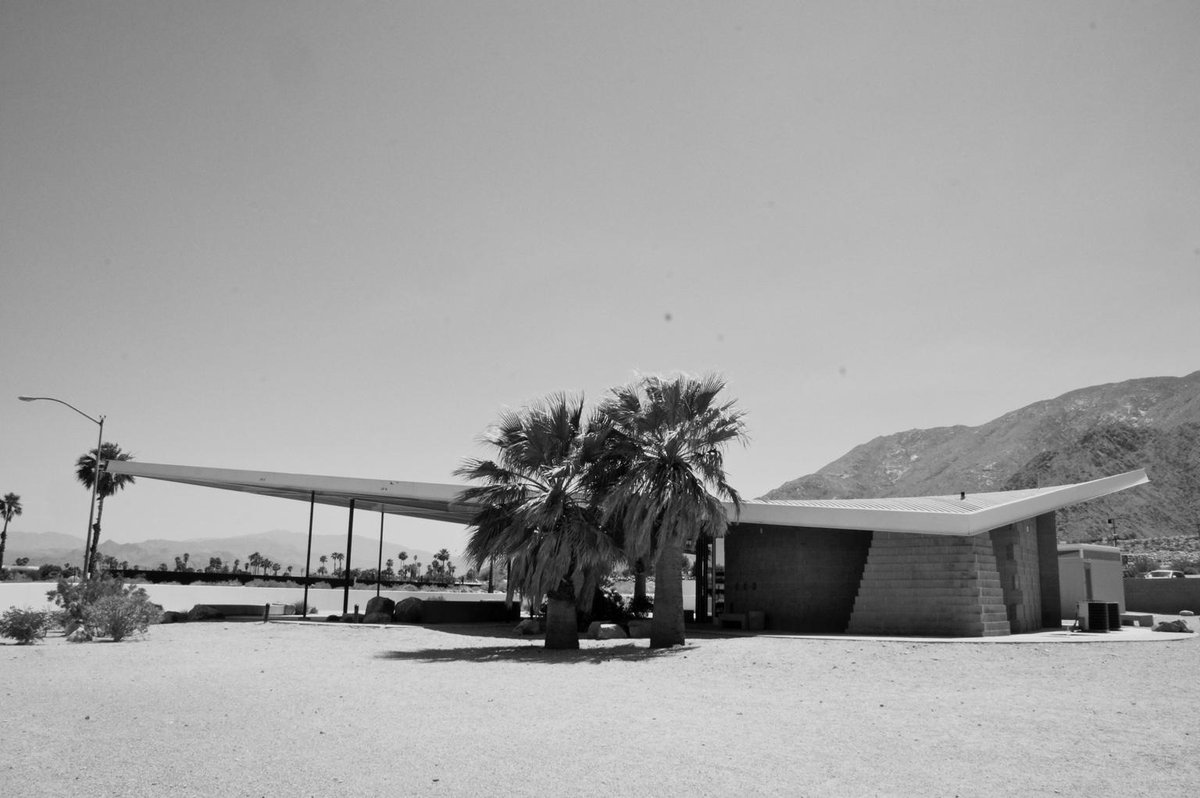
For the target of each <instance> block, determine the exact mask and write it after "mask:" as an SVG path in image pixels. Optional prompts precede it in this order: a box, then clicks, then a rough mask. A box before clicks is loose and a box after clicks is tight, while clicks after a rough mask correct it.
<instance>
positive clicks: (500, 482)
mask: <svg viewBox="0 0 1200 798" xmlns="http://www.w3.org/2000/svg"><path fill="white" fill-rule="evenodd" d="M594 421H595V422H602V421H603V419H595V420H593V419H586V420H585V418H584V411H583V399H582V398H577V397H570V396H568V395H566V394H556V395H552V396H549V397H547V398H546V399H544V400H542V401H541V402H538V403H536V404H533V405H530V406H528V407H525V408H523V409H521V410H520V411H515V412H505V413H504V414H502V415H501V416H500V420H499V422H498V423H497V424H496V425H495V426H494V427H493V428H491V429H490V430H488V432H487V433H485V434H484V436H483V441H484V442H485V443H487V444H489V445H491V446H492V447H494V448H495V449H496V454H497V458H496V460H494V461H493V460H478V459H470V460H466V461H464V462H463V465H462V466H461V467H459V468H458V469H457V470H456V471H455V474H456V475H457V476H460V477H465V478H467V479H470V480H472V481H474V482H479V483H482V484H479V485H476V486H473V487H470V488H467V489H466V490H464V491H463V492H462V494H460V501H463V502H470V503H477V504H479V505H480V509H479V511H478V512H477V513H476V515H475V517H474V518H473V519H472V521H471V524H470V525H469V526H468V530H470V533H471V537H470V539H469V541H468V543H467V548H466V555H467V557H468V558H469V559H471V560H474V561H475V563H476V566H477V567H479V566H482V564H483V562H484V561H485V560H487V559H489V558H490V557H492V556H493V555H495V556H496V557H498V558H501V559H510V558H511V560H512V567H511V571H510V575H509V576H510V578H509V588H508V590H509V596H510V597H511V595H512V591H513V589H514V587H518V586H519V587H520V589H521V591H522V593H523V594H524V595H525V596H526V597H529V598H532V599H534V600H535V601H540V599H541V597H542V596H545V597H546V599H547V612H546V648H579V627H578V621H577V618H576V607H577V606H579V607H581V608H582V609H584V610H586V609H588V607H589V606H590V605H591V600H592V596H593V594H594V592H595V589H596V585H597V584H598V582H599V580H600V579H602V578H603V576H604V575H605V574H607V573H608V571H609V569H610V567H611V563H612V562H613V561H614V560H615V559H617V558H619V557H620V552H619V550H617V548H616V547H615V545H614V544H613V541H612V539H611V538H610V537H609V536H608V535H607V534H605V531H604V529H603V528H602V527H601V524H600V506H599V498H600V494H599V493H598V492H597V491H595V490H594V486H593V483H592V478H591V473H590V471H589V468H590V466H591V464H592V463H593V462H595V461H596V460H597V457H598V455H599V454H600V453H601V452H602V450H603V445H604V444H603V438H604V436H603V435H602V434H597V431H599V430H601V429H603V428H604V425H603V423H594ZM443 551H445V550H443ZM439 554H440V552H439ZM446 554H447V559H448V554H449V553H448V552H447V553H446ZM435 562H438V564H439V565H441V564H442V563H444V560H435Z"/></svg>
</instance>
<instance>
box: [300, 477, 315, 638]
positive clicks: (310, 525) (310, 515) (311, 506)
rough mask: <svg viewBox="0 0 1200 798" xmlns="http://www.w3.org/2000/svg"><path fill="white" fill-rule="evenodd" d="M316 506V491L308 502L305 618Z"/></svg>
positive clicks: (306, 615) (305, 558)
mask: <svg viewBox="0 0 1200 798" xmlns="http://www.w3.org/2000/svg"><path fill="white" fill-rule="evenodd" d="M316 506H317V492H316V491H315V490H314V491H312V493H311V494H310V497H309V500H308V552H307V553H306V554H305V555H304V612H303V613H301V614H302V615H303V616H304V617H305V618H307V617H308V583H309V582H310V581H311V577H310V575H309V573H308V568H309V566H310V565H311V564H312V532H313V510H314V509H316Z"/></svg>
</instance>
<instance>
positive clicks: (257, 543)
mask: <svg viewBox="0 0 1200 798" xmlns="http://www.w3.org/2000/svg"><path fill="white" fill-rule="evenodd" d="M307 545H308V536H307V535H305V534H302V533H299V532H288V531H286V530H273V531H270V532H260V533H256V534H253V535H239V536H237V537H231V538H195V539H191V540H145V541H142V542H141V543H116V542H114V541H111V540H104V539H103V538H101V540H100V552H101V554H109V555H112V556H113V557H115V558H116V559H117V560H118V561H124V562H128V563H129V564H130V565H131V566H141V567H143V568H157V567H158V565H159V563H166V564H167V566H168V567H170V568H174V567H175V558H176V557H181V556H183V554H184V553H185V552H186V553H187V554H188V555H189V559H188V563H189V565H191V566H192V567H193V568H198V569H203V568H204V566H206V565H208V560H209V558H210V557H220V558H221V560H222V562H224V563H226V564H229V565H232V564H233V561H234V560H241V561H242V562H243V563H244V562H245V561H246V558H247V557H249V556H250V554H252V553H253V552H258V553H259V554H261V555H263V556H264V557H269V558H270V559H271V560H273V561H275V562H277V563H280V564H281V565H283V566H284V567H285V568H286V567H287V566H289V565H291V566H294V568H295V570H296V572H297V573H299V572H303V570H304V555H305V550H306V547H307ZM401 550H405V551H407V552H408V555H409V559H408V562H409V563H412V562H413V560H414V558H415V559H419V560H420V561H421V562H422V563H428V562H430V561H432V560H433V554H434V553H433V552H430V551H425V550H424V549H414V548H409V547H406V546H404V545H403V544H400V545H396V544H393V543H389V542H388V541H386V540H385V541H384V550H383V560H384V562H385V563H386V562H387V560H388V558H389V557H390V558H392V559H395V558H396V554H397V552H399V551H401ZM335 551H337V552H341V553H342V554H345V553H346V538H345V536H344V535H313V555H312V556H313V564H312V568H313V570H314V571H315V570H316V569H317V566H318V565H319V562H318V558H319V557H320V556H321V555H322V554H324V555H326V556H328V555H329V554H331V553H332V552H335ZM352 555H353V558H354V562H353V567H355V568H363V569H366V568H374V567H375V563H376V560H377V559H378V557H379V538H378V537H375V538H372V537H370V536H368V535H355V536H354V551H353V552H352ZM17 557H28V558H29V560H30V562H31V563H33V564H41V563H47V562H51V563H64V562H72V563H78V562H80V561H81V560H82V559H83V536H82V534H80V536H79V537H78V538H76V537H73V536H71V535H63V534H60V533H58V532H16V531H13V530H9V533H8V548H7V551H6V553H5V557H4V559H5V562H12V561H15V559H16V558H17ZM451 561H452V562H454V563H455V567H456V569H459V572H460V573H466V569H465V568H463V566H462V563H461V562H460V560H459V559H458V558H457V557H454V558H452V559H451ZM327 567H328V568H330V569H332V568H333V563H332V562H330V563H328V564H327ZM385 567H386V565H385Z"/></svg>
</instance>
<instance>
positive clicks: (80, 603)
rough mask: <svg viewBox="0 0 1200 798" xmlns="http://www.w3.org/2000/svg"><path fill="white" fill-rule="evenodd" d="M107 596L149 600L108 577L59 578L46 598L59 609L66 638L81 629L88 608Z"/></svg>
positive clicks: (144, 594)
mask: <svg viewBox="0 0 1200 798" xmlns="http://www.w3.org/2000/svg"><path fill="white" fill-rule="evenodd" d="M108 596H133V597H135V598H137V599H138V600H140V601H146V602H148V600H149V596H148V595H147V594H146V591H145V589H144V588H140V587H135V586H133V585H126V584H125V582H124V581H123V580H121V579H119V578H117V577H113V576H109V575H108V574H101V575H100V576H97V577H92V578H90V579H81V580H79V581H69V580H67V579H62V578H60V579H59V580H58V584H57V585H56V586H55V588H54V590H51V591H50V592H49V593H47V594H46V598H49V599H53V600H54V603H55V605H57V606H59V607H61V608H62V611H61V612H60V613H59V620H60V622H61V623H62V625H63V628H64V629H65V630H66V632H67V634H70V633H71V632H73V631H75V630H76V629H78V628H79V627H80V626H82V625H84V622H85V617H84V616H85V613H86V611H87V608H88V607H90V606H91V605H93V604H95V603H96V602H98V601H99V600H100V599H102V598H106V597H108ZM150 606H154V605H150Z"/></svg>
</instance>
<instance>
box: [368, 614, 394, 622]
mask: <svg viewBox="0 0 1200 798" xmlns="http://www.w3.org/2000/svg"><path fill="white" fill-rule="evenodd" d="M362 622H363V623H391V622H392V614H391V613H390V612H368V613H367V614H366V615H364V616H363V619H362Z"/></svg>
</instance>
